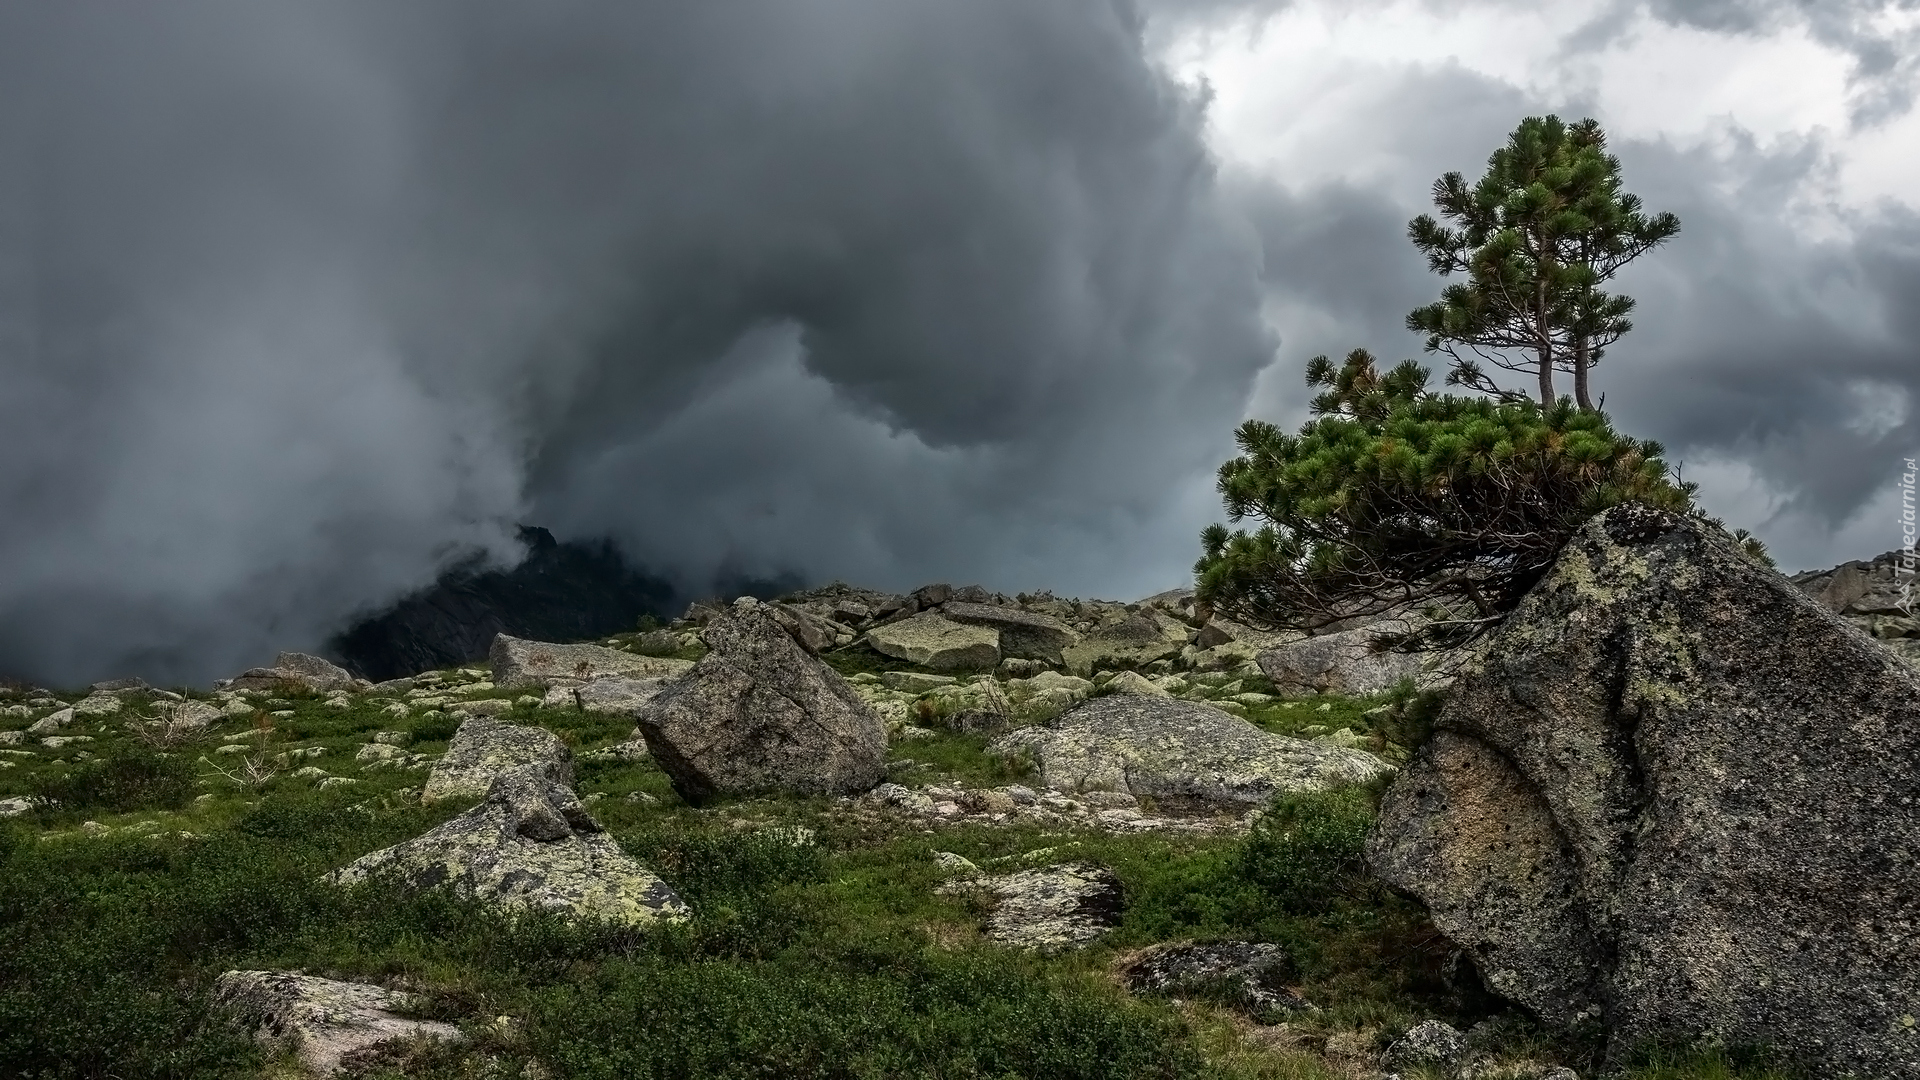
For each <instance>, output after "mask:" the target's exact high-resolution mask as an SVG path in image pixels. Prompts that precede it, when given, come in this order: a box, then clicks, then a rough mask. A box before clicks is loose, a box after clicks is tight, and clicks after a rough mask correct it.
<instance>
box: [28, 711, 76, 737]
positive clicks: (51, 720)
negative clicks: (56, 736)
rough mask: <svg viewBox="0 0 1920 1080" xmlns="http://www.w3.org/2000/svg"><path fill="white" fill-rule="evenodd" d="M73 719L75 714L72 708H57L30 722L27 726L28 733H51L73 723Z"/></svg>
mask: <svg viewBox="0 0 1920 1080" xmlns="http://www.w3.org/2000/svg"><path fill="white" fill-rule="evenodd" d="M73 720H74V715H73V710H72V709H70V708H68V709H56V710H54V711H53V712H50V713H48V714H47V715H45V716H43V717H41V718H40V719H38V720H35V721H34V722H33V723H31V724H29V725H28V726H27V734H29V735H51V734H53V733H54V732H56V731H59V730H60V729H61V728H63V727H66V726H67V725H68V724H71V723H73Z"/></svg>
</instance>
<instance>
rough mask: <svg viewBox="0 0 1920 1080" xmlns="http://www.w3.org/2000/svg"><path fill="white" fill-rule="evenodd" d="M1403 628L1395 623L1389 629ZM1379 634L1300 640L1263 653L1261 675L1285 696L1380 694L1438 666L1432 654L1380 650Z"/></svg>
mask: <svg viewBox="0 0 1920 1080" xmlns="http://www.w3.org/2000/svg"><path fill="white" fill-rule="evenodd" d="M1403 625H1404V624H1401V623H1397V622H1396V623H1392V624H1391V625H1390V628H1395V627H1400V626H1403ZM1377 632H1378V628H1376V627H1362V628H1360V629H1357V630H1343V631H1341V632H1340V633H1337V634H1324V635H1322V636H1320V637H1310V638H1301V639H1300V640H1298V641H1293V642H1289V643H1287V644H1285V645H1279V646H1276V647H1274V648H1271V649H1263V650H1261V651H1260V653H1259V654H1258V657H1257V660H1258V663H1259V664H1260V670H1261V671H1263V672H1265V673H1266V675H1267V678H1269V679H1272V680H1273V685H1274V686H1275V687H1276V688H1277V689H1279V690H1280V692H1281V693H1334V694H1353V695H1356V696H1359V695H1365V694H1379V693H1383V692H1385V691H1387V690H1391V689H1393V686H1394V684H1395V683H1397V682H1399V681H1400V680H1401V679H1409V678H1415V679H1417V678H1419V677H1420V676H1421V675H1423V674H1425V673H1426V672H1427V671H1428V670H1429V669H1430V668H1432V667H1434V666H1435V665H1437V664H1439V663H1440V662H1441V661H1440V658H1439V657H1436V656H1435V655H1434V654H1431V653H1425V654H1423V653H1398V652H1386V651H1380V650H1376V649H1375V648H1374V647H1373V641H1374V637H1375V635H1376V633H1377Z"/></svg>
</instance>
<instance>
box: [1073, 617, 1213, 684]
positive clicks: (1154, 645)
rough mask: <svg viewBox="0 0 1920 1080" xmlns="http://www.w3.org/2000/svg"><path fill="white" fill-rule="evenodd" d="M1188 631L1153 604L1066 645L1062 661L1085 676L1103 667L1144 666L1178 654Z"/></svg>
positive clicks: (1185, 642) (1183, 645) (1076, 673)
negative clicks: (1154, 607) (1153, 607)
mask: <svg viewBox="0 0 1920 1080" xmlns="http://www.w3.org/2000/svg"><path fill="white" fill-rule="evenodd" d="M1189 632H1190V631H1188V629H1187V627H1186V624H1184V623H1182V622H1180V621H1179V620H1177V619H1175V618H1173V617H1171V616H1169V615H1164V614H1161V613H1160V612H1158V611H1156V610H1154V609H1152V608H1141V609H1140V610H1139V611H1136V612H1134V613H1132V614H1130V615H1127V616H1126V617H1124V618H1122V619H1121V620H1119V621H1118V622H1115V623H1113V624H1112V625H1109V626H1105V627H1102V628H1100V629H1098V630H1095V631H1094V632H1093V633H1090V634H1088V635H1087V636H1086V637H1085V638H1083V639H1082V640H1080V641H1078V642H1076V643H1074V644H1072V645H1069V646H1067V647H1066V648H1065V649H1064V650H1062V662H1063V663H1065V664H1066V666H1067V668H1068V670H1070V671H1072V672H1073V673H1074V674H1075V675H1082V676H1084V675H1091V674H1093V672H1094V671H1095V669H1097V668H1103V667H1104V668H1141V667H1145V666H1147V665H1148V664H1151V663H1153V662H1154V661H1156V660H1169V659H1172V658H1173V657H1176V656H1179V655H1180V650H1182V649H1184V648H1185V647H1186V645H1187V635H1188V633H1189Z"/></svg>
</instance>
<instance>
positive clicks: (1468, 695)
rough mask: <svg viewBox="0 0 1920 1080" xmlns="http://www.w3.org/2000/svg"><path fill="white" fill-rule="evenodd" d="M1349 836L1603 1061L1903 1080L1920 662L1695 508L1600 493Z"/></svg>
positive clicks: (1513, 989) (1915, 934)
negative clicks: (1709, 1051)
mask: <svg viewBox="0 0 1920 1080" xmlns="http://www.w3.org/2000/svg"><path fill="white" fill-rule="evenodd" d="M1435 729H1436V735H1435V737H1434V738H1433V739H1432V740H1430V741H1429V742H1428V743H1427V744H1426V745H1425V746H1423V747H1422V748H1421V749H1420V750H1419V751H1418V752H1417V753H1416V754H1415V756H1414V758H1413V760H1412V761H1411V762H1410V763H1409V764H1408V766H1407V768H1406V771H1405V773H1404V774H1403V775H1401V776H1400V777H1399V778H1398V779H1397V780H1396V781H1395V782H1394V784H1393V786H1392V788H1390V789H1389V791H1388V793H1387V795H1386V798H1385V800H1384V802H1383V803H1382V806H1381V810H1380V818H1379V822H1378V824H1377V825H1376V827H1375V830H1374V832H1373V834H1372V835H1371V836H1370V837H1369V839H1368V860H1369V862H1370V863H1371V865H1372V867H1373V869H1374V871H1375V872H1376V873H1377V874H1379V875H1380V876H1381V877H1382V878H1384V879H1385V880H1386V881H1388V882H1390V883H1391V884H1393V885H1395V886H1397V887H1398V888H1401V889H1403V890H1405V891H1407V892H1409V893H1411V894H1412V895H1414V896H1416V897H1418V898H1419V899H1421V900H1422V901H1424V902H1425V903H1426V904H1427V906H1428V908H1429V909H1430V911H1431V912H1432V915H1433V919H1434V923H1435V925H1436V926H1438V927H1439V928H1440V929H1441V930H1442V931H1443V932H1444V933H1445V934H1446V935H1447V936H1448V937H1449V938H1451V939H1452V940H1453V941H1454V942H1455V943H1456V944H1458V945H1459V946H1461V947H1462V948H1463V949H1465V950H1466V951H1467V952H1468V953H1470V954H1471V955H1472V957H1473V959H1474V961H1475V964H1476V966H1477V967H1478V968H1479V970H1480V972H1481V974H1482V976H1483V977H1484V978H1485V979H1486V981H1487V983H1488V985H1489V986H1490V987H1491V988H1492V989H1494V990H1495V991H1496V992H1498V993H1499V994H1501V995H1502V996H1504V997H1507V998H1509V999H1510V1000H1513V1001H1516V1002H1518V1003H1520V1004H1522V1005H1524V1006H1526V1007H1527V1008H1528V1009H1529V1010H1531V1011H1532V1012H1533V1013H1534V1014H1535V1015H1537V1016H1539V1017H1541V1018H1543V1019H1545V1020H1547V1021H1549V1022H1551V1023H1559V1024H1573V1023H1594V1024H1596V1025H1597V1026H1598V1027H1599V1028H1600V1029H1601V1030H1604V1031H1606V1032H1607V1034H1608V1038H1609V1048H1610V1050H1611V1051H1612V1052H1614V1053H1615V1054H1616V1055H1617V1054H1618V1053H1619V1052H1621V1051H1624V1050H1627V1049H1630V1048H1631V1047H1633V1046H1635V1045H1638V1044H1641V1043H1644V1042H1651V1041H1656V1040H1661V1039H1669V1038H1680V1039H1685V1040H1694V1039H1699V1038H1712V1039H1715V1040H1717V1041H1723V1042H1725V1043H1727V1044H1729V1045H1742V1044H1747V1045H1753V1044H1759V1045H1766V1046H1769V1047H1771V1048H1772V1049H1773V1050H1774V1051H1775V1052H1777V1053H1778V1054H1780V1055H1781V1056H1782V1057H1783V1058H1784V1059H1785V1061H1786V1063H1787V1064H1789V1065H1792V1066H1794V1067H1795V1068H1796V1070H1797V1071H1800V1072H1805V1073H1806V1074H1807V1075H1810V1076H1822V1077H1829V1076H1831V1077H1841V1076H1853V1077H1857V1078H1860V1080H1893V1078H1895V1077H1907V1078H1911V1077H1915V1076H1920V1031H1917V1030H1916V1029H1915V1027H1914V1025H1913V1024H1912V1017H1914V1016H1915V1015H1920V927H1916V916H1917V915H1920V894H1917V893H1916V877H1915V873H1914V867H1913V861H1912V853H1914V852H1917V851H1920V812H1917V809H1920V672H1915V671H1914V670H1913V669H1912V668H1911V667H1909V666H1907V665H1906V664H1905V663H1904V662H1903V661H1901V660H1900V659H1899V658H1898V657H1896V656H1894V655H1893V654H1892V653H1891V652H1889V651H1888V650H1887V649H1885V648H1883V647H1882V646H1881V645H1880V644H1879V643H1877V642H1875V641H1874V640H1873V639H1871V638H1869V637H1867V636H1866V635H1865V634H1864V633H1862V632H1861V631H1860V630H1859V629H1857V628H1856V627H1854V626H1853V625H1851V624H1849V623H1848V622H1847V621H1846V620H1845V619H1843V618H1842V617H1841V616H1839V615H1836V614H1835V613H1834V612H1833V611H1831V610H1830V609H1829V607H1828V606H1822V604H1821V603H1819V602H1818V601H1817V600H1816V599H1814V598H1812V597H1809V596H1807V595H1806V594H1805V593H1803V592H1802V591H1801V590H1800V589H1798V588H1796V587H1795V586H1794V585H1793V584H1791V583H1790V582H1788V581H1787V579H1785V578H1783V577H1781V576H1780V575H1779V574H1777V573H1775V572H1774V571H1773V570H1771V569H1769V568H1768V567H1766V566H1763V565H1761V564H1759V563H1756V562H1754V561H1753V560H1752V559H1751V558H1749V557H1747V556H1746V555H1745V554H1743V553H1742V552H1741V551H1740V549H1739V548H1738V546H1737V545H1736V544H1735V542H1734V541H1733V539H1732V538H1731V537H1729V536H1728V535H1726V534H1725V533H1724V532H1722V531H1720V530H1719V529H1718V528H1716V527H1714V526H1713V525H1711V524H1708V523H1705V522H1702V521H1699V520H1697V519H1693V518H1688V517H1681V516H1676V515H1671V514H1665V513H1662V512H1659V511H1654V510H1650V509H1647V508H1645V507H1639V506H1632V505H1628V506H1619V507H1615V508H1613V509H1611V510H1608V511H1607V512H1605V513H1603V514H1601V515H1599V516H1598V517H1596V518H1594V519H1593V520H1592V521H1590V522H1588V523H1587V524H1586V525H1585V526H1584V527H1582V529H1581V530H1580V531H1579V532H1578V533H1576V534H1575V536H1574V538H1573V540H1572V541H1570V542H1569V543H1568V545H1567V547H1566V548H1565V550H1563V551H1562V552H1561V554H1560V556H1559V558H1558V560H1557V561H1556V562H1555V564H1554V566H1553V568H1552V570H1551V571H1550V572H1549V573H1548V574H1547V576H1546V577H1545V578H1543V579H1542V580H1541V582H1540V583H1539V584H1538V585H1536V586H1535V587H1534V589H1533V590H1532V591H1531V592H1530V593H1528V594H1527V596H1526V598H1525V599H1524V600H1523V601H1522V602H1521V604H1520V606H1519V607H1518V608H1516V609H1515V610H1514V612H1513V614H1512V615H1510V616H1508V618H1507V620H1506V622H1505V623H1504V624H1503V625H1502V626H1501V628H1500V629H1499V630H1498V631H1497V632H1496V633H1495V634H1494V635H1493V637H1492V639H1491V640H1490V641H1489V642H1488V644H1487V647H1486V650H1485V651H1484V653H1483V654H1482V655H1481V656H1480V657H1479V658H1478V659H1477V660H1476V661H1475V662H1473V663H1472V664H1470V665H1469V666H1467V667H1466V668H1465V669H1464V670H1463V671H1462V673H1461V675H1460V676H1459V678H1458V680H1457V681H1456V682H1455V683H1454V686H1453V689H1452V691H1451V693H1450V694H1449V695H1448V699H1447V704H1446V706H1445V708H1444V709H1443V710H1442V711H1441V713H1440V715H1439V717H1437V718H1436V720H1435Z"/></svg>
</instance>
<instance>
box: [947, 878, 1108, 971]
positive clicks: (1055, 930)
mask: <svg viewBox="0 0 1920 1080" xmlns="http://www.w3.org/2000/svg"><path fill="white" fill-rule="evenodd" d="M977 884H978V887H980V888H984V889H985V890H986V891H987V892H989V893H991V894H992V895H993V897H994V898H995V900H996V901H998V903H997V905H996V906H995V907H994V909H993V913H992V914H991V915H989V916H987V925H986V933H987V937H988V938H990V939H992V940H994V941H997V942H1000V943H1001V944H1002V945H1013V946H1016V947H1018V948H1022V949H1036V950H1039V951H1041V952H1057V951H1059V950H1062V949H1071V948H1077V947H1079V946H1081V945H1085V944H1086V943H1088V942H1090V941H1093V940H1095V939H1096V938H1099V937H1102V936H1104V935H1106V934H1107V933H1109V932H1111V931H1112V930H1113V928H1114V927H1116V926H1119V925H1120V913H1121V911H1122V910H1123V909H1124V907H1125V897H1124V896H1123V894H1122V892H1121V889H1120V879H1119V878H1117V877H1115V876H1114V875H1113V871H1111V870H1109V869H1107V868H1106V867H1104V866H1100V865H1098V864H1095V863H1090V862H1071V863H1061V864H1059V865H1056V866H1046V867H1042V868H1040V869H1038V870H1022V871H1020V872H1019V873H1014V874H1004V875H1001V876H999V877H990V878H986V879H984V880H981V881H979V882H978V883H977Z"/></svg>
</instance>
